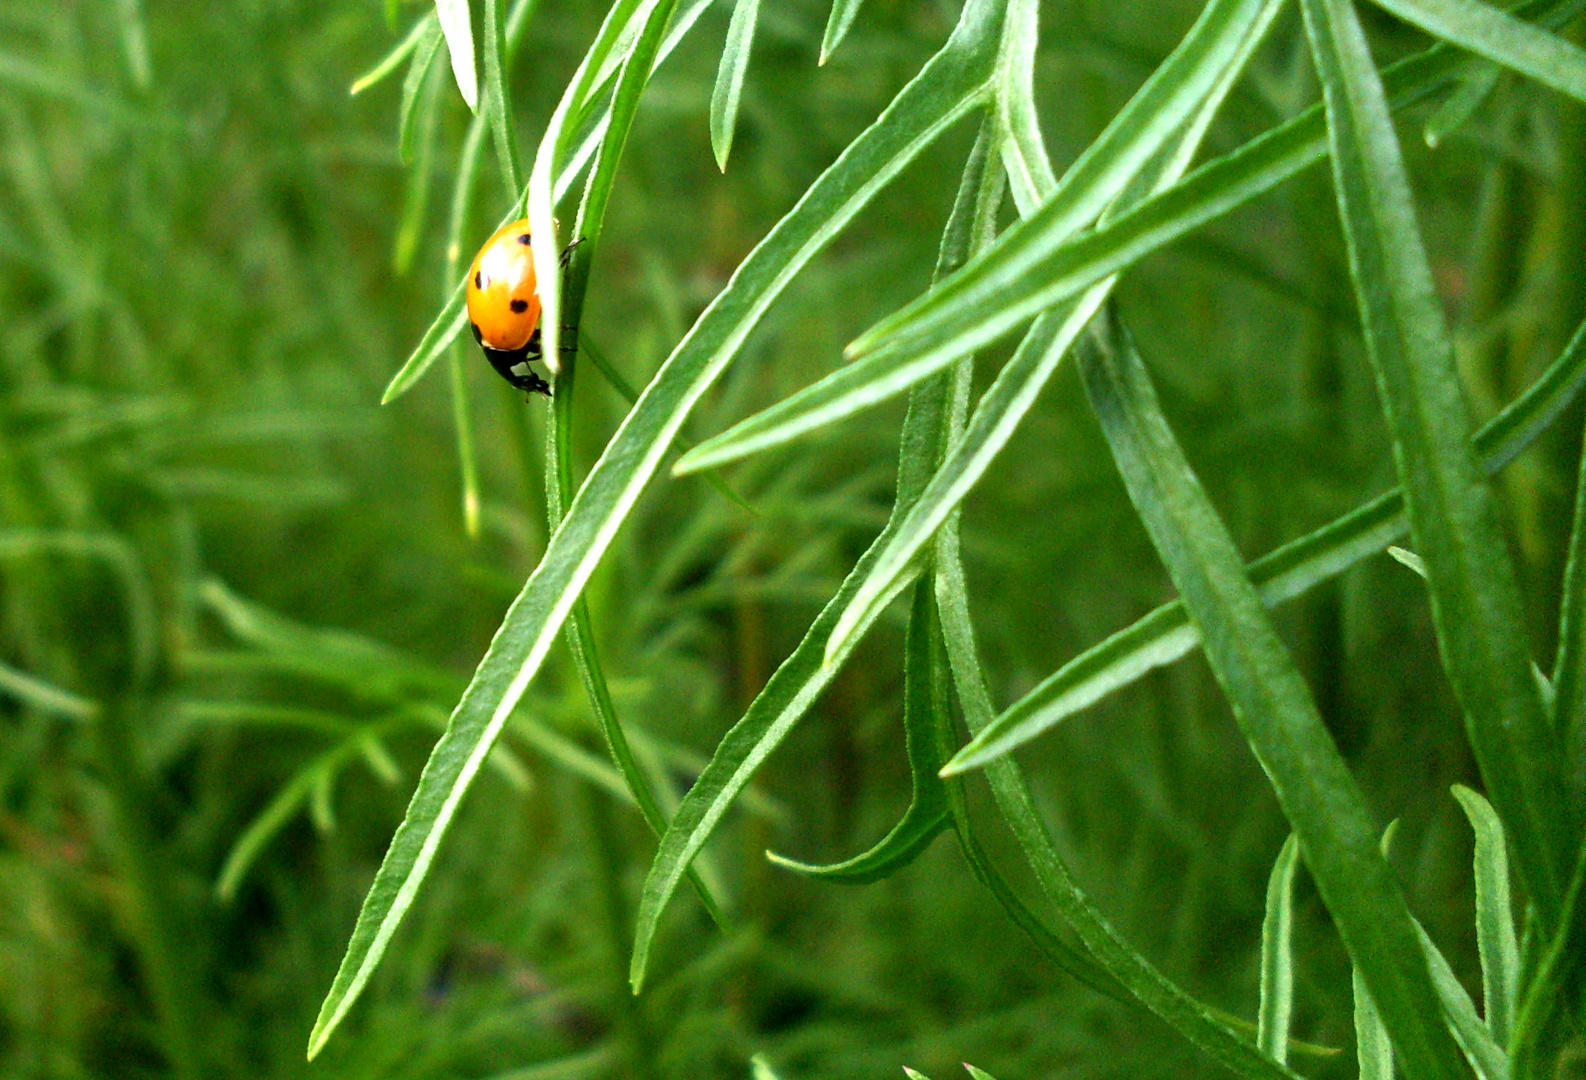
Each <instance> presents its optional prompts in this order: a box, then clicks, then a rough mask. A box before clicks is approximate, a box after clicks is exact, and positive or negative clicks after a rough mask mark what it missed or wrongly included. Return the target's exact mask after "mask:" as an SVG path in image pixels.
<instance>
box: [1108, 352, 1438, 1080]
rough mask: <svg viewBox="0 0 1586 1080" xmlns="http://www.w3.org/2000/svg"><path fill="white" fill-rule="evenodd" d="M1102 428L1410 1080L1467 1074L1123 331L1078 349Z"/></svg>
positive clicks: (1369, 827)
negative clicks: (1397, 1049) (1392, 1039)
mask: <svg viewBox="0 0 1586 1080" xmlns="http://www.w3.org/2000/svg"><path fill="white" fill-rule="evenodd" d="M1078 355H1079V366H1080V375H1081V377H1082V379H1083V381H1084V384H1085V390H1086V393H1087V395H1088V396H1089V398H1090V401H1091V405H1092V407H1093V408H1094V410H1095V412H1096V415H1097V418H1098V419H1099V420H1100V422H1101V427H1102V432H1103V434H1104V435H1105V436H1106V438H1107V442H1108V445H1109V446H1110V447H1111V449H1112V452H1113V457H1114V459H1115V460H1116V461H1117V463H1118V468H1119V471H1120V472H1121V473H1122V474H1123V479H1124V483H1125V486H1126V487H1127V488H1128V490H1129V496H1130V499H1131V501H1132V502H1133V503H1134V505H1135V508H1136V510H1138V511H1139V513H1140V516H1141V519H1142V522H1143V523H1144V525H1145V527H1146V531H1147V533H1149V534H1150V536H1151V540H1152V542H1153V544H1154V545H1155V546H1156V548H1157V551H1158V553H1159V554H1160V555H1161V557H1162V561H1163V563H1164V564H1165V565H1166V567H1167V569H1168V573H1169V576H1171V577H1172V579H1173V583H1174V585H1175V586H1176V587H1177V588H1178V591H1179V595H1180V596H1181V597H1182V598H1183V600H1184V605H1185V607H1186V608H1187V609H1188V610H1189V613H1190V617H1191V619H1192V620H1194V622H1195V624H1196V625H1197V626H1198V627H1199V628H1200V631H1201V639H1202V643H1203V647H1204V649H1205V651H1206V658H1207V660H1208V661H1210V663H1211V667H1212V671H1213V672H1214V673H1215V674H1216V676H1217V679H1218V682H1219V683H1220V684H1221V685H1222V687H1223V692H1224V693H1225V694H1226V695H1227V697H1228V699H1229V702H1230V704H1231V705H1232V706H1233V710H1234V716H1235V719H1236V720H1237V721H1238V723H1239V727H1240V730H1241V731H1242V732H1243V733H1244V736H1245V738H1246V740H1247V741H1248V742H1249V743H1250V745H1251V749H1252V750H1254V752H1255V754H1256V757H1257V758H1258V759H1259V760H1260V761H1261V764H1262V767H1263V768H1264V769H1265V770H1266V773H1267V776H1268V778H1269V779H1270V780H1271V783H1272V787H1273V789H1274V791H1275V792H1276V794H1277V796H1278V801H1279V803H1280V804H1281V805H1282V806H1283V809H1284V813H1285V814H1286V815H1287V816H1288V818H1289V821H1290V823H1291V824H1292V825H1293V827H1294V832H1295V835H1296V836H1298V838H1299V844H1300V847H1301V849H1302V851H1303V852H1304V855H1305V861H1306V865H1307V866H1308V867H1309V868H1310V871H1311V875H1312V877H1313V878H1314V879H1315V881H1316V885H1317V889H1318V891H1320V892H1321V894H1322V899H1323V900H1324V901H1325V902H1326V904H1327V908H1328V910H1329V912H1331V914H1332V916H1333V921H1334V923H1335V925H1336V926H1337V927H1338V930H1339V933H1340V936H1342V937H1343V939H1344V943H1345V945H1346V947H1347V948H1348V950H1349V954H1350V957H1351V958H1352V960H1353V961H1354V962H1355V964H1356V966H1357V967H1358V968H1359V969H1360V971H1361V974H1362V976H1363V977H1364V979H1365V982H1366V985H1367V986H1368V987H1370V988H1371V991H1372V993H1371V997H1372V999H1373V1000H1374V1001H1375V1002H1376V1003H1377V1006H1378V1008H1379V1010H1380V1011H1381V1013H1382V1016H1383V1020H1384V1022H1385V1023H1386V1025H1387V1027H1388V1030H1389V1031H1390V1032H1392V1034H1393V1036H1394V1043H1395V1045H1396V1046H1397V1047H1398V1048H1399V1053H1400V1055H1401V1057H1402V1060H1403V1063H1404V1069H1405V1073H1406V1075H1407V1076H1409V1077H1410V1078H1411V1080H1417V1078H1422V1077H1426V1078H1431V1077H1441V1078H1447V1080H1457V1078H1458V1077H1460V1076H1461V1075H1462V1074H1463V1067H1462V1065H1461V1063H1460V1059H1459V1051H1458V1049H1457V1048H1456V1046H1455V1044H1454V1042H1453V1040H1452V1039H1451V1038H1450V1037H1449V1034H1448V1031H1447V1029H1446V1028H1445V1027H1444V1026H1443V1022H1442V1015H1441V1008H1440V1006H1439V1003H1438V999H1437V996H1436V993H1435V991H1434V989H1433V987H1432V984H1431V978H1430V976H1429V974H1428V973H1427V968H1426V963H1425V960H1424V959H1423V958H1422V957H1421V955H1420V949H1419V947H1418V942H1417V940H1416V935H1415V927H1414V924H1413V923H1412V921H1411V918H1410V913H1409V910H1408V909H1407V908H1406V906H1405V903H1404V898H1403V896H1402V895H1401V894H1400V893H1399V890H1398V887H1397V885H1396V884H1395V883H1394V881H1393V877H1392V875H1391V873H1390V872H1389V870H1388V866H1387V863H1386V862H1385V861H1384V860H1383V859H1382V857H1381V855H1380V854H1379V853H1378V851H1377V837H1376V831H1377V830H1376V827H1375V826H1374V825H1373V823H1372V821H1371V813H1370V810H1369V809H1368V808H1367V806H1366V802H1365V798H1364V796H1362V795H1361V793H1360V790H1359V788H1358V787H1356V785H1355V781H1354V778H1353V777H1352V776H1351V775H1350V774H1349V770H1348V768H1347V767H1346V766H1345V765H1344V761H1343V758H1342V757H1341V756H1340V755H1339V753H1338V749H1337V747H1336V746H1334V744H1333V741H1332V738H1331V736H1330V735H1329V734H1328V733H1327V729H1326V727H1325V726H1324V725H1323V723H1322V719H1321V716H1320V714H1319V713H1318V712H1317V710H1316V705H1315V702H1314V701H1313V700H1312V698H1311V694H1310V689H1309V688H1308V687H1307V686H1306V685H1305V681H1304V679H1303V678H1302V677H1301V676H1300V673H1299V670H1298V668H1296V667H1295V665H1294V662H1293V660H1292V659H1291V658H1290V656H1289V654H1288V652H1287V650H1286V649H1285V648H1284V646H1283V643H1282V641H1281V640H1280V639H1279V638H1278V635H1277V631H1276V630H1275V629H1273V627H1272V624H1271V622H1270V621H1269V620H1268V618H1267V615H1266V611H1265V608H1264V606H1263V604H1262V603H1261V598H1260V596H1259V594H1258V593H1257V592H1256V589H1255V586H1254V585H1252V584H1251V582H1250V580H1249V579H1248V578H1247V577H1245V574H1244V563H1243V560H1241V559H1240V557H1239V551H1238V548H1237V547H1236V546H1235V545H1234V542H1233V538H1232V537H1231V536H1230V535H1229V534H1228V530H1227V528H1226V526H1224V524H1223V522H1222V520H1221V518H1219V517H1218V516H1217V512H1216V510H1215V509H1214V508H1213V507H1212V505H1211V501H1210V499H1208V498H1207V496H1206V494H1205V492H1204V491H1203V490H1202V489H1201V486H1200V481H1199V480H1198V479H1197V478H1196V476H1195V474H1194V472H1193V471H1192V470H1191V469H1190V466H1189V463H1188V461H1187V460H1186V459H1185V457H1184V453H1183V450H1182V449H1181V448H1180V447H1179V444H1178V440H1177V439H1176V438H1174V436H1173V433H1172V431H1171V430H1170V429H1169V428H1168V426H1167V422H1166V420H1165V419H1164V418H1163V416H1162V413H1161V408H1160V406H1159V405H1158V403H1157V399H1156V391H1155V389H1154V388H1153V387H1152V385H1151V381H1150V377H1149V375H1148V374H1147V373H1146V370H1145V365H1144V363H1143V361H1142V360H1141V359H1140V356H1139V354H1138V352H1137V351H1136V350H1135V349H1134V347H1133V344H1132V342H1131V341H1130V340H1129V339H1128V337H1127V332H1126V331H1125V330H1124V329H1123V328H1122V326H1121V324H1119V325H1117V326H1116V327H1110V328H1108V329H1107V330H1105V331H1104V332H1100V333H1097V334H1095V335H1093V337H1092V338H1090V339H1087V343H1086V345H1085V346H1084V347H1082V348H1081V349H1080V350H1079V353H1078Z"/></svg>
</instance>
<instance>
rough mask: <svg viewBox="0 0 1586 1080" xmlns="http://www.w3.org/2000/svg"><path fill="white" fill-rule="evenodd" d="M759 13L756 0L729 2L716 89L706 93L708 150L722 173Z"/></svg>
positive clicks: (735, 122) (728, 152)
mask: <svg viewBox="0 0 1586 1080" xmlns="http://www.w3.org/2000/svg"><path fill="white" fill-rule="evenodd" d="M759 16H760V0H737V2H736V3H734V4H733V7H732V21H731V22H730V23H729V24H728V25H727V44H726V45H725V46H724V47H723V48H722V50H721V66H720V67H719V68H717V70H716V88H715V90H713V91H711V95H710V149H711V152H712V153H714V154H715V155H716V167H717V168H718V169H720V170H721V171H722V172H726V171H727V155H728V154H730V153H732V135H733V131H734V130H735V129H736V128H737V126H738V103H739V101H741V100H742V98H743V80H744V76H745V75H747V74H748V72H749V51H750V50H751V49H752V48H754V26H755V20H756V19H758V18H759Z"/></svg>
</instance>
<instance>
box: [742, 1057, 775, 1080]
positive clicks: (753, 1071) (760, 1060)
mask: <svg viewBox="0 0 1586 1080" xmlns="http://www.w3.org/2000/svg"><path fill="white" fill-rule="evenodd" d="M749 1073H750V1080H780V1078H779V1077H778V1076H777V1074H776V1070H774V1069H772V1068H771V1063H770V1062H769V1061H767V1060H766V1059H765V1055H764V1054H756V1055H754V1056H753V1057H752V1058H750V1059H749Z"/></svg>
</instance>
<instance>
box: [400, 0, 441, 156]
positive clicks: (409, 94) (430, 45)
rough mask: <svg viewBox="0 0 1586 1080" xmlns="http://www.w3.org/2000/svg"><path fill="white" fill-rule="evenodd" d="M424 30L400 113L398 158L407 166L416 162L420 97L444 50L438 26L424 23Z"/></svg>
mask: <svg viewBox="0 0 1586 1080" xmlns="http://www.w3.org/2000/svg"><path fill="white" fill-rule="evenodd" d="M421 29H422V31H423V33H422V34H421V35H420V37H419V41H418V44H417V45H416V46H415V47H414V49H413V62H412V63H411V64H409V65H408V73H407V78H406V79H405V80H403V83H402V106H401V108H400V109H399V110H398V112H397V154H398V155H399V156H400V157H401V158H402V161H403V162H404V163H408V162H411V161H412V160H413V139H414V129H415V128H416V127H417V126H418V120H419V114H420V112H421V110H420V108H419V97H420V95H421V94H422V93H423V91H424V88H425V86H426V85H428V84H429V78H428V76H429V73H430V67H431V66H432V65H433V64H434V63H435V57H436V56H437V55H438V54H439V53H440V48H441V28H440V25H439V24H438V23H435V22H432V21H425V22H424V23H423V24H421Z"/></svg>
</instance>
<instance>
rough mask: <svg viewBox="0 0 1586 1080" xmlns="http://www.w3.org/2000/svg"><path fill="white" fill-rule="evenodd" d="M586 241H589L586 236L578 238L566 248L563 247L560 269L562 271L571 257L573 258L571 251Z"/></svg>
mask: <svg viewBox="0 0 1586 1080" xmlns="http://www.w3.org/2000/svg"><path fill="white" fill-rule="evenodd" d="M588 239H589V237H587V236H580V237H579V238H578V239H577V240H574V241H573V242H572V243H571V244H568V245H567V246H566V247H564V248H563V249H562V269H563V270H566V269H567V264H568V261H569V260H571V259H572V257H573V249H574V248H576V247H577V246H578V245H579V244H582V243H583V242H584V241H585V240H588Z"/></svg>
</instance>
